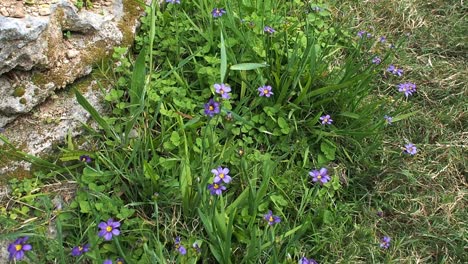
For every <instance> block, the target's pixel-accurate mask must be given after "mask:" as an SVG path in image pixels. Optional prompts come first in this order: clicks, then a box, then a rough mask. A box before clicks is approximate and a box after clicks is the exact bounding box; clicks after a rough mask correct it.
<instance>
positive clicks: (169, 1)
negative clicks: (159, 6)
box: [166, 0, 180, 4]
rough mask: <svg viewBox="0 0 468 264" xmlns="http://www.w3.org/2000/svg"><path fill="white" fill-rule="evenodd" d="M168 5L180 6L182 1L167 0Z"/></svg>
mask: <svg viewBox="0 0 468 264" xmlns="http://www.w3.org/2000/svg"><path fill="white" fill-rule="evenodd" d="M166 3H170V4H180V0H166Z"/></svg>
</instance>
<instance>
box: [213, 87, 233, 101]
mask: <svg viewBox="0 0 468 264" xmlns="http://www.w3.org/2000/svg"><path fill="white" fill-rule="evenodd" d="M213 86H214V88H215V92H216V93H217V94H220V95H221V98H223V99H226V100H227V99H229V98H231V96H230V95H229V92H230V91H231V87H229V85H227V84H224V83H215V84H214V85H213Z"/></svg>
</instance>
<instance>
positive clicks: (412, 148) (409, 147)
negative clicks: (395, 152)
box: [403, 143, 418, 156]
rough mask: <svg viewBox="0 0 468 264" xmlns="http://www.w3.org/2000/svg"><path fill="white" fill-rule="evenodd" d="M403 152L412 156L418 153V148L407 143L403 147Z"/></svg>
mask: <svg viewBox="0 0 468 264" xmlns="http://www.w3.org/2000/svg"><path fill="white" fill-rule="evenodd" d="M403 152H405V153H407V154H409V155H411V156H413V155H416V153H418V148H417V147H416V146H415V145H414V144H413V143H408V144H406V145H405V148H404V150H403Z"/></svg>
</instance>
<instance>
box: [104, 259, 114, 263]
mask: <svg viewBox="0 0 468 264" xmlns="http://www.w3.org/2000/svg"><path fill="white" fill-rule="evenodd" d="M102 264H112V260H110V259H106V260H104V262H102Z"/></svg>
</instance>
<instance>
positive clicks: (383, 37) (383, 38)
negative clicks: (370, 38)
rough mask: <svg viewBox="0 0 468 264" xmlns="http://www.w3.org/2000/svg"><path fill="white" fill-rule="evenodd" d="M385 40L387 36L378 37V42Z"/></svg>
mask: <svg viewBox="0 0 468 264" xmlns="http://www.w3.org/2000/svg"><path fill="white" fill-rule="evenodd" d="M385 41H387V38H386V37H385V36H382V37H380V38H379V42H380V43H385Z"/></svg>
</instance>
